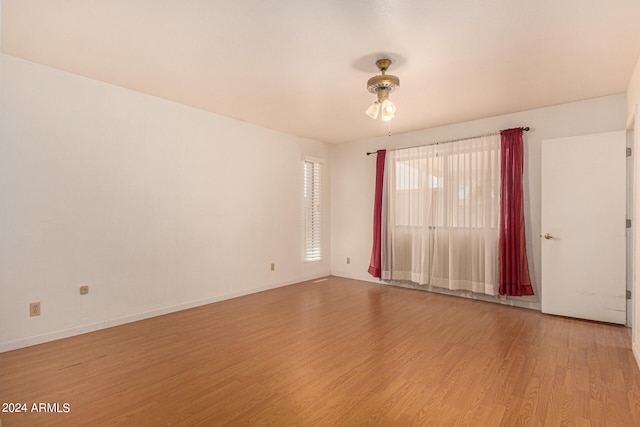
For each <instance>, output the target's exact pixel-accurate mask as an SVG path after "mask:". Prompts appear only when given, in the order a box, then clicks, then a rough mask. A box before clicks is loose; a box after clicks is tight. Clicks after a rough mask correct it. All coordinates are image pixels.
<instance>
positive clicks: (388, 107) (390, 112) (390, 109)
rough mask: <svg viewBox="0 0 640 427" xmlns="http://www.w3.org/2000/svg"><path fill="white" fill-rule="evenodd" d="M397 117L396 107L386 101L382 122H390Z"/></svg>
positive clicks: (383, 105)
mask: <svg viewBox="0 0 640 427" xmlns="http://www.w3.org/2000/svg"><path fill="white" fill-rule="evenodd" d="M395 116H396V106H395V105H393V102H391V101H389V100H388V99H385V100H384V101H383V102H382V120H384V121H385V122H388V121H389V120H391V119H393V118H394V117H395Z"/></svg>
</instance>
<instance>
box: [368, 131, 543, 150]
mask: <svg viewBox="0 0 640 427" xmlns="http://www.w3.org/2000/svg"><path fill="white" fill-rule="evenodd" d="M530 130H531V128H529V126H527V127H523V128H522V131H523V132H528V131H530ZM500 132H501V131H497V132H492V133H485V134H484V135H477V136H469V137H467V138H460V139H450V140H449V141H439V142H432V143H430V144H420V145H414V146H411V147H401V148H390V149H388V150H387V151H395V150H405V149H407V148H416V147H428V146H430V145H439V144H448V143H450V142H459V141H466V140H468V139H476V138H482V137H483V136H491V135H499V134H500ZM376 153H377V151H367V156H368V155H370V154H376Z"/></svg>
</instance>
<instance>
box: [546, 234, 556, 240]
mask: <svg viewBox="0 0 640 427" xmlns="http://www.w3.org/2000/svg"><path fill="white" fill-rule="evenodd" d="M544 238H545V239H547V240H549V239H557V237H556V236H554V235H553V234H551V233H547V234H545V235H544Z"/></svg>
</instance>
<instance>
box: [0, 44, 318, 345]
mask: <svg viewBox="0 0 640 427" xmlns="http://www.w3.org/2000/svg"><path fill="white" fill-rule="evenodd" d="M304 155H307V156H314V157H318V158H325V159H326V158H327V157H328V148H327V146H326V145H325V144H322V143H320V142H317V141H312V140H308V139H302V138H296V137H293V136H290V135H285V134H282V133H278V132H274V131H270V130H266V129H263V128H260V127H257V126H254V125H250V124H247V123H243V122H239V121H236V120H232V119H229V118H225V117H221V116H217V115H215V114H211V113H207V112H204V111H201V110H197V109H194V108H190V107H186V106H183V105H179V104H176V103H172V102H169V101H166V100H162V99H158V98H154V97H151V96H147V95H144V94H140V93H136V92H132V91H129V90H125V89H122V88H119V87H115V86H112V85H108V84H104V83H101V82H97V81H93V80H90V79H86V78H82V77H78V76H75V75H72V74H68V73H65V72H61V71H58V70H54V69H51V68H47V67H43V66H40V65H36V64H32V63H28V62H25V61H22V60H19V59H16V58H13V57H10V56H6V55H3V56H1V57H0V351H5V350H9V349H12V348H17V347H21V346H24V345H29V344H34V343H38V342H43V341H47V340H51V339H55V338H60V337H64V336H68V335H73V334H76V333H79V332H84V331H89V330H94V329H98V328H101V327H107V326H111V325H115V324H119V323H123V322H126V321H132V320H137V319H140V318H144V317H149V316H152V315H156V314H161V313H165V312H169V311H174V310H177V309H181V308H186V307H190V306H195V305H200V304H204V303H208V302H212V301H217V300H220V299H224V298H228V297H230V296H236V295H242V294H246V293H250V292H254V291H256V290H259V289H266V288H272V287H277V286H282V285H285V284H290V283H295V282H298V281H302V280H306V279H310V278H315V277H320V276H324V275H327V274H329V272H330V270H329V250H330V241H329V238H330V234H329V231H328V230H329V227H330V224H329V206H330V205H329V200H330V194H329V192H328V191H327V192H325V194H324V208H325V209H324V211H325V215H324V218H325V219H326V222H325V224H324V231H325V232H324V235H323V242H324V243H323V247H324V252H325V254H326V257H325V261H323V262H317V263H304V262H302V222H301V219H302V215H301V209H302V202H301V190H302V160H301V159H302V156H304ZM329 173H330V168H329V167H326V168H325V177H326V184H327V185H325V186H324V188H325V189H327V190H328V189H329V185H328V183H329V180H328V174H329ZM271 262H275V263H276V271H275V272H270V271H269V267H270V263H271ZM85 284H86V285H89V286H90V293H89V294H88V295H86V296H80V295H79V286H80V285H85ZM34 301H40V302H41V304H42V315H41V316H39V317H29V315H28V307H29V303H31V302H34Z"/></svg>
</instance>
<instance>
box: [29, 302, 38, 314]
mask: <svg viewBox="0 0 640 427" xmlns="http://www.w3.org/2000/svg"><path fill="white" fill-rule="evenodd" d="M29 316H32V317H33V316H40V303H39V302H32V303H31V304H29Z"/></svg>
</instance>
